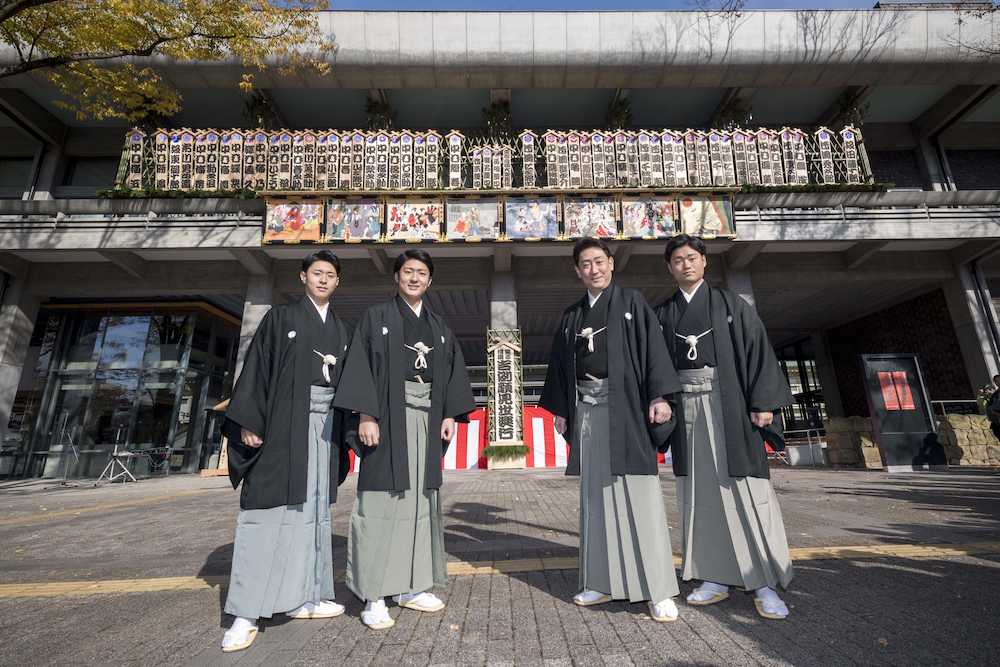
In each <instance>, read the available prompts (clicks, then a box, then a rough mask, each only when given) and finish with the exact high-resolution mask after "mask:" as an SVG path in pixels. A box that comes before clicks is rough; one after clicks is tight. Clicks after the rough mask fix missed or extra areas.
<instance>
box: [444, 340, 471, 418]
mask: <svg viewBox="0 0 1000 667" xmlns="http://www.w3.org/2000/svg"><path fill="white" fill-rule="evenodd" d="M449 338H450V344H451V347H452V354H451V355H449V356H451V368H450V371H451V372H450V373H449V375H448V386H447V387H446V388H445V394H444V410H443V411H442V413H441V414H442V415H443V416H444V417H446V418H447V417H451V418H453V419H455V420H456V421H460V422H467V421H469V413H470V412H472V411H473V410H475V409H476V399H475V397H473V395H472V385H471V384H470V383H469V370H468V369H467V368H466V367H465V356H464V355H463V354H462V348H461V347H460V346H459V344H458V341H457V340H455V336H454V334H449Z"/></svg>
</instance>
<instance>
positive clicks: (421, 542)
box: [334, 249, 475, 630]
mask: <svg viewBox="0 0 1000 667" xmlns="http://www.w3.org/2000/svg"><path fill="white" fill-rule="evenodd" d="M433 274H434V263H433V262H432V261H431V257H430V255H428V254H427V253H426V252H424V251H423V250H419V249H410V250H405V251H404V252H403V253H402V254H401V255H399V257H397V258H396V263H395V266H394V268H393V276H394V279H395V281H396V287H397V295H396V297H395V298H393V299H392V300H391V301H388V302H386V303H383V304H380V305H377V306H372V307H371V308H369V309H368V310H367V312H365V314H364V316H363V317H362V318H361V322H360V323H359V325H358V329H357V331H356V332H355V334H354V340H353V342H352V343H351V351H350V354H349V356H348V358H347V363H346V365H345V367H344V382H343V389H342V390H341V391H339V392H337V396H336V398H335V400H334V405H335V406H336V407H338V408H342V409H344V410H350V411H353V412H357V413H359V414H360V416H361V417H360V418H361V424H360V426H359V429H358V439H359V440H360V443H356V446H357V447H358V453H359V455H360V456H361V469H360V473H359V477H358V494H357V500H356V501H355V503H354V511H353V512H352V514H351V525H350V530H349V532H348V537H347V559H348V562H347V586H348V588H350V589H351V591H353V592H354V594H355V595H357V596H358V597H359V598H361V599H362V600H365V601H366V606H365V610H364V611H363V612H362V614H361V620H362V621H363V622H364V623H365V625H367V626H368V627H369V628H372V629H373V630H381V629H385V628H389V627H392V626H393V625H394V623H395V621H394V620H393V618H392V617H391V616H390V615H389V610H388V609H387V607H386V604H385V599H384V598H385V597H386V596H394V599H395V601H396V602H397V603H398V604H399V606H401V607H406V608H408V609H415V610H418V611H424V612H435V611H440V610H441V609H443V608H444V602H443V601H441V599H439V598H438V597H437V596H436V595H434V594H433V593H431V592H430V589H431V588H432V587H434V586H435V585H445V584H446V583H447V572H446V568H445V556H444V531H443V527H442V517H441V501H440V498H439V495H438V490H439V489H440V487H441V457H442V456H443V454H444V449H445V447H447V443H448V442H449V441H450V440H451V438H452V435H454V433H455V422H456V420H465V419H467V415H468V413H469V412H471V411H472V410H473V409H474V408H475V401H474V399H473V396H472V388H471V386H470V385H469V377H468V372H467V371H466V368H465V359H464V358H463V356H462V350H461V348H460V347H459V344H458V341H457V340H456V339H455V335H454V334H453V333H452V332H451V330H450V329H449V328H448V326H447V325H446V324H445V322H444V320H442V319H441V318H440V317H439V316H437V315H436V314H434V313H433V312H431V311H430V309H429V308H428V304H427V301H426V300H425V299H424V295H425V293H426V292H427V289H428V288H429V287H430V284H431V280H432V277H433Z"/></svg>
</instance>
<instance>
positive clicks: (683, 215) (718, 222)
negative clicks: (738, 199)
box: [680, 197, 736, 238]
mask: <svg viewBox="0 0 1000 667" xmlns="http://www.w3.org/2000/svg"><path fill="white" fill-rule="evenodd" d="M680 222H681V226H680V231H681V232H682V233H684V234H690V235H691V236H701V237H703V238H714V237H716V236H735V235H736V229H735V226H734V225H733V203H732V202H731V201H730V200H729V199H727V198H724V197H681V198H680Z"/></svg>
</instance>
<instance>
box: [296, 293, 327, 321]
mask: <svg viewBox="0 0 1000 667" xmlns="http://www.w3.org/2000/svg"><path fill="white" fill-rule="evenodd" d="M299 305H300V306H301V307H302V308H304V309H305V311H306V313H307V314H308V315H311V316H312V317H313V318H315V320H316V321H317V322H319V323H320V324H322V325H324V326H325V325H327V324H331V323H332V322H333V318H334V315H333V300H332V299H331V300H330V301H327V302H326V321H325V322H324V321H323V318H322V316H320V314H319V309H318V308H316V304H315V303H313V300H312V299H311V298H310V297H309V295H308V294H303V295H302V298H301V299H300V300H299ZM308 315H307V316H308Z"/></svg>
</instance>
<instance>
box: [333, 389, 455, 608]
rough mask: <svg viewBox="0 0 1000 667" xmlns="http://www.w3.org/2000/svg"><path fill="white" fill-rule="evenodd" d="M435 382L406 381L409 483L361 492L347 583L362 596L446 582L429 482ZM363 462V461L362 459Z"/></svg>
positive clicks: (434, 500) (352, 531)
mask: <svg viewBox="0 0 1000 667" xmlns="http://www.w3.org/2000/svg"><path fill="white" fill-rule="evenodd" d="M430 407H431V385H430V384H426V383H425V384H421V383H419V382H407V383H406V452H407V459H408V462H409V471H410V488H409V489H408V490H406V491H358V494H357V498H356V499H355V501H354V511H353V512H352V513H351V528H350V531H348V535H347V587H348V588H349V589H351V591H352V592H353V593H354V594H355V595H357V596H358V597H359V598H361V599H362V600H378V599H380V598H383V597H386V596H389V595H399V594H401V593H422V592H423V591H426V590H429V589H430V588H432V587H434V586H435V585H439V586H443V585H446V584H447V583H448V575H447V571H446V565H445V556H444V526H443V522H442V518H441V502H440V500H439V497H438V490H437V489H427V488H424V487H425V483H426V478H427V470H426V464H425V462H426V461H427V436H428V434H427V412H428V410H429V409H430ZM362 465H363V464H362Z"/></svg>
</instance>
